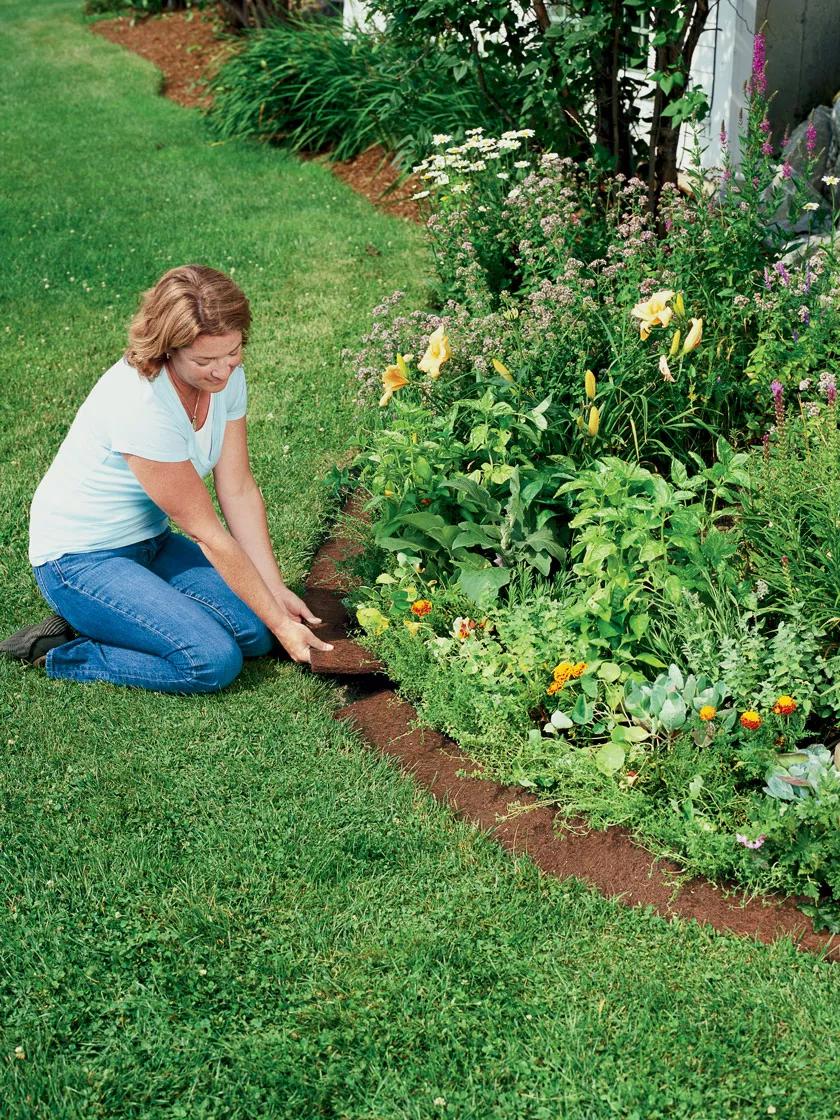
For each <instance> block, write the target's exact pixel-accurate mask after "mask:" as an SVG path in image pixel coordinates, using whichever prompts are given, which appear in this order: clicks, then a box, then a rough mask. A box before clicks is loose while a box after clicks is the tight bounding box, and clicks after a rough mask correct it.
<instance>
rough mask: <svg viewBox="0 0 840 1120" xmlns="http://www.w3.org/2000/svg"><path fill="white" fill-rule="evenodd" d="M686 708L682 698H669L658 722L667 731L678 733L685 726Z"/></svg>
mask: <svg viewBox="0 0 840 1120" xmlns="http://www.w3.org/2000/svg"><path fill="white" fill-rule="evenodd" d="M686 716H687V712H686V707H685V701H684V700H683V698H682V696H679V695H676V696H668V697H667V698H666V700H665V703H664V704H663V705H662V708H661V710H660V712H659V715H658V717H657V718H658V720H659V722H660V723H661V724H662V726H663V727H664V728H665V729H666V731H678V730H679V729H680V728H681V727H684V726H685V721H686Z"/></svg>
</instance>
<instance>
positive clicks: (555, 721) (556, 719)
mask: <svg viewBox="0 0 840 1120" xmlns="http://www.w3.org/2000/svg"><path fill="white" fill-rule="evenodd" d="M551 724H552V726H553V727H559V728H560V730H561V731H565V730H566V729H567V728H569V727H574V724H573V723H572V721H571V720H570V719H569V717H568V716H567V715H566V713H565V712H560V711H557V712H554V713H553V715H552V717H551Z"/></svg>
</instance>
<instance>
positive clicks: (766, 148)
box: [761, 140, 773, 156]
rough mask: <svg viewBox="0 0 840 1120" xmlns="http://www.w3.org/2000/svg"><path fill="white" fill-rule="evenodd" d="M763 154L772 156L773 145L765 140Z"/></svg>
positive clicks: (762, 146)
mask: <svg viewBox="0 0 840 1120" xmlns="http://www.w3.org/2000/svg"><path fill="white" fill-rule="evenodd" d="M761 154H762V155H763V156H772V154H773V145H772V144H771V143H770V141H769V140H765V141H764V143H763V144H762V145H761Z"/></svg>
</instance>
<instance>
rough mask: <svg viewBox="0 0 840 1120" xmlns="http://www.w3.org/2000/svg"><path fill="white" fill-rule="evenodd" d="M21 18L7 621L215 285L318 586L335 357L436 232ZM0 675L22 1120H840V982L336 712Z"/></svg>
mask: <svg viewBox="0 0 840 1120" xmlns="http://www.w3.org/2000/svg"><path fill="white" fill-rule="evenodd" d="M0 22H2V27H0V73H2V75H3V77H2V91H1V96H2V106H0V110H2V111H0V139H1V142H2V148H0V150H2V161H0V176H2V180H3V197H4V210H3V217H2V222H0V237H2V239H3V278H2V283H0V338H2V343H3V345H2V348H0V363H2V386H3V394H2V397H0V410H2V413H1V414H0V534H2V537H1V538H0V539H1V540H2V549H0V579H2V583H1V584H0V586H2V597H0V626H1V627H2V629H3V630H4V631H8V630H11V629H13V628H16V627H18V626H20V625H22V624H24V623H25V622H26V621H27V620H29V619H32V618H33V617H36V616H37V615H38V613H39V612H40V611H41V610H42V607H41V606H40V605H39V602H38V599H37V595H36V592H35V590H34V585H33V582H32V579H31V575H30V572H29V569H28V566H27V563H26V511H27V504H28V501H29V498H30V497H31V494H32V491H33V490H34V488H35V486H36V484H37V482H38V480H39V478H40V476H41V474H42V472H43V471H44V469H45V468H46V466H47V464H48V462H49V460H50V458H51V456H52V455H53V453H54V451H55V449H56V447H57V444H58V442H59V441H60V439H61V437H62V434H63V432H64V431H65V429H66V426H67V424H68V422H69V421H70V419H71V418H72V416H73V414H74V411H75V409H76V407H77V406H78V404H79V403H80V401H81V399H82V397H83V396H84V394H85V392H86V391H87V388H88V387H89V386H90V385H91V384H92V383H93V381H94V380H95V379H96V378H97V377H98V376H99V374H100V373H101V372H102V371H103V370H104V369H105V368H106V367H107V366H108V365H110V364H111V363H112V362H113V361H114V360H115V358H116V357H117V356H118V354H119V353H120V350H121V347H122V346H123V338H124V331H125V325H126V320H127V317H128V316H129V314H130V312H131V311H132V309H133V306H134V303H135V300H136V298H137V294H138V292H139V291H141V290H142V289H143V288H144V287H146V286H148V285H149V284H150V283H151V282H152V281H153V280H154V279H155V278H156V277H157V275H158V274H159V273H160V272H162V271H163V270H164V269H165V268H166V267H167V266H169V265H170V264H174V263H176V262H184V261H188V260H201V261H204V262H206V263H209V264H212V265H215V266H217V267H221V268H227V269H230V270H232V269H235V273H234V275H235V276H236V278H237V279H238V280H239V281H240V282H241V283H242V285H243V287H244V288H245V290H246V291H247V292H248V293H249V295H250V296H251V298H252V302H253V307H254V311H255V318H256V328H255V331H254V336H253V343H252V345H251V347H250V350H249V354H248V361H247V367H248V372H249V380H250V385H251V407H250V418H251V430H252V444H253V456H254V461H255V469H256V473H257V475H258V479H259V481H260V483H261V485H262V487H263V490H264V493H265V495H266V498H267V501H268V505H269V507H270V514H271V522H272V531H273V533H274V537H275V541H276V545H277V548H278V551H279V554H280V556H281V558H282V561H283V564H284V567H285V569H286V571H287V573H288V574H289V577H290V578H291V579H293V580H297V579H299V578H300V577H301V575H302V574H303V573H304V572H305V570H306V566H307V564H308V560H309V557H310V555H311V552H312V549H313V547H314V544H315V542H316V540H317V537H318V534H319V532H320V530H321V528H322V525H323V522H324V518H325V516H326V494H325V490H324V487H323V485H322V483H321V481H320V479H321V478H322V477H323V474H324V472H325V470H326V468H327V467H328V465H329V463H330V462H331V461H332V459H333V456H334V455H335V454H336V453H337V452H338V451H339V450H340V449H341V447H342V446H343V443H344V441H345V440H346V438H347V436H348V435H349V433H350V431H351V426H352V408H351V405H350V399H351V397H352V389H351V388H350V387H349V382H348V374H347V371H346V369H345V368H342V364H341V361H340V352H341V350H342V348H343V347H345V346H352V345H353V344H354V343H355V342H356V341H357V340H358V338H359V336H360V334H361V332H362V331H363V329H364V327H365V323H366V316H367V312H368V309H369V308H370V307H371V306H372V305H373V303H375V302H376V301H377V300H378V298H379V297H380V296H381V295H383V294H385V293H386V292H388V291H390V290H391V289H393V288H394V287H397V286H400V287H407V288H408V289H409V290H410V291H412V292H413V293H414V298H415V299H417V298H420V294H421V291H422V279H423V271H424V268H425V261H424V256H423V251H422V247H421V240H420V236H419V233H418V232H417V231H416V230H415V229H413V228H410V227H407V226H406V225H404V224H401V223H399V222H396V221H393V220H390V219H386V218H385V217H382V216H381V215H378V214H376V213H374V212H373V211H372V209H371V208H370V207H369V206H368V205H367V203H365V202H364V201H363V200H361V199H359V198H357V197H355V196H354V195H352V194H350V193H349V192H348V191H347V190H346V189H345V188H344V187H343V186H341V185H340V184H339V183H337V181H336V180H334V179H333V178H332V177H331V176H330V174H329V173H328V172H327V171H326V170H325V169H324V168H322V167H320V166H316V165H314V164H299V163H297V162H295V161H294V160H290V159H287V158H285V157H284V156H283V155H282V154H281V153H279V152H276V151H269V150H265V149H260V148H256V147H248V146H244V145H238V144H227V145H215V144H213V143H211V142H210V141H209V138H208V136H207V134H206V133H205V131H204V130H203V127H202V124H201V121H200V118H199V117H198V116H197V115H196V114H194V113H191V112H187V111H185V110H183V109H180V108H178V107H177V106H175V105H173V104H171V103H169V102H167V101H164V100H163V99H161V98H159V97H157V96H156V88H157V78H156V74H155V71H154V70H153V69H152V67H150V66H149V65H147V64H146V63H144V62H142V61H140V60H139V59H136V58H134V57H132V56H129V55H127V54H124V53H122V52H121V51H120V50H118V49H117V48H116V47H113V46H111V45H110V44H108V43H106V42H104V41H102V40H100V39H98V38H95V37H93V36H92V35H90V34H89V32H88V31H87V30H86V29H85V27H84V26H83V23H82V20H81V18H80V16H79V14H78V10H77V4H76V3H75V2H68V0H52V2H50V0H38V2H37V3H33V2H32V0H29V2H27V3H24V2H22V0H15V2H11V0H4V4H3V6H2V8H0ZM369 245H373V246H375V247H376V248H377V249H378V250H379V251H380V253H381V255H379V256H376V255H374V254H372V253H371V252H370V251H369V250H368V248H367V247H368V246H369ZM0 681H1V682H2V690H0V697H2V698H1V699H0V716H2V727H3V739H4V741H5V746H4V750H5V759H4V765H3V767H2V771H0V889H2V903H3V905H2V907H0V1116H2V1118H3V1120H30V1118H35V1117H37V1118H45V1120H54V1118H71V1117H72V1118H88V1117H119V1118H125V1117H143V1118H152V1117H154V1118H157V1117H160V1118H169V1117H219V1118H220V1120H231V1118H240V1117H241V1118H244V1117H248V1118H251V1117H253V1118H262V1117H269V1118H274V1117H288V1118H290V1120H291V1118H294V1120H309V1118H310V1117H336V1118H339V1117H347V1118H350V1117H352V1118H357V1120H362V1118H364V1120H380V1118H381V1120H385V1118H388V1120H390V1118H418V1120H420V1118H425V1117H438V1116H440V1117H445V1116H448V1117H460V1118H476V1120H492V1118H497V1117H498V1118H505V1120H523V1118H533V1120H537V1118H545V1120H558V1118H562V1120H578V1118H580V1120H590V1118H593V1120H594V1118H602V1117H603V1118H607V1117H622V1118H626V1120H630V1118H632V1117H635V1118H637V1120H656V1118H658V1117H661V1118H663V1120H665V1118H667V1120H674V1118H680V1117H697V1118H703V1120H713V1118H718V1117H720V1118H726V1120H730V1118H758V1117H765V1116H772V1115H775V1116H776V1117H778V1118H780V1120H781V1118H789V1120H804V1118H806V1117H807V1118H809V1120H831V1118H833V1117H836V1116H837V1109H836V1107H835V1101H836V1088H837V1084H838V1075H839V1074H840V1063H838V1054H837V1048H836V1045H834V1042H835V1040H836V1028H837V1008H838V1005H840V971H838V969H837V968H836V967H832V966H830V965H827V964H824V963H821V962H819V961H818V960H816V959H815V958H813V957H811V956H807V955H798V954H797V953H796V952H795V951H794V950H793V948H792V947H791V946H790V945H788V944H777V945H775V946H773V947H765V946H761V945H756V944H753V943H750V942H747V941H739V940H735V939H730V938H724V937H719V936H716V935H714V934H712V933H711V932H709V931H707V930H705V929H702V928H700V927H698V926H696V925H693V924H679V923H671V924H668V923H665V922H663V921H662V920H660V919H659V918H657V917H656V916H654V915H652V914H651V913H648V912H643V911H633V912H631V911H627V910H625V909H623V908H621V907H620V906H617V905H615V904H613V903H610V902H606V901H604V900H603V899H601V898H600V896H598V895H596V894H594V893H593V892H591V891H589V890H588V889H586V888H584V887H582V886H580V885H578V884H574V883H571V882H566V883H559V882H555V881H552V880H549V879H546V878H543V877H541V876H540V875H539V874H538V873H537V872H536V871H535V870H534V868H533V867H532V866H530V865H529V864H528V862H527V861H524V860H520V861H513V860H511V859H509V858H508V857H507V856H505V855H504V854H502V853H501V852H500V851H499V850H498V849H497V848H496V847H495V845H494V844H493V843H491V842H490V841H488V840H487V839H486V838H485V837H484V836H482V835H481V834H479V833H477V832H475V831H473V830H472V829H470V828H468V827H466V826H464V825H462V824H459V823H458V822H456V821H455V820H454V819H453V818H452V817H451V816H450V814H449V813H448V812H447V810H446V809H445V808H442V807H440V806H438V805H436V804H435V803H434V802H432V801H431V800H430V799H429V798H428V797H427V796H426V795H425V794H423V793H420V792H418V791H417V790H416V789H415V788H414V786H413V785H412V783H411V782H409V781H406V780H404V779H402V778H401V777H399V776H398V774H397V773H396V771H395V770H394V769H392V767H391V766H390V765H389V764H388V763H386V762H384V761H381V760H380V759H378V758H377V757H375V756H374V755H372V754H371V753H369V752H368V751H367V750H366V749H365V748H364V747H363V746H362V745H361V744H360V743H359V741H358V740H357V739H356V738H354V736H352V735H351V734H349V733H348V732H347V731H346V730H344V729H343V728H342V727H341V726H338V725H336V724H335V723H334V722H333V720H332V717H331V711H332V710H333V708H334V707H335V705H336V704H337V703H338V702H339V700H340V693H339V692H338V690H336V689H334V688H333V687H332V686H330V685H327V684H325V683H323V682H320V681H318V680H316V679H313V678H312V677H311V676H308V675H307V674H306V673H304V672H302V671H300V670H298V669H296V668H294V667H292V666H289V665H277V664H276V663H264V664H259V665H254V666H249V667H248V669H247V670H246V671H245V672H244V673H243V675H242V677H241V678H240V680H239V681H238V682H237V684H236V685H235V686H234V687H232V688H231V689H229V690H228V691H227V692H225V693H224V694H222V695H219V696H215V697H209V698H207V697H203V698H191V699H183V698H175V697H159V696H153V695H147V694H143V693H140V692H130V691H123V690H118V689H114V688H110V687H108V686H103V685H91V686H86V687H81V686H71V685H64V684H61V683H58V682H50V681H47V680H46V679H45V678H44V677H43V676H42V675H39V674H38V673H37V672H35V671H25V670H22V669H21V668H19V667H18V666H17V665H12V664H8V663H4V664H2V665H0ZM18 1048H19V1049H18Z"/></svg>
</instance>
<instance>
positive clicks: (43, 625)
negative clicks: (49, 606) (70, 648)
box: [0, 614, 76, 665]
mask: <svg viewBox="0 0 840 1120" xmlns="http://www.w3.org/2000/svg"><path fill="white" fill-rule="evenodd" d="M75 637H76V631H75V630H74V629H73V628H72V627H71V626H70V624H69V622H66V621H65V620H64V619H63V618H62V617H61V615H59V614H51V615H50V616H49V618H45V619H44V620H43V622H36V623H35V624H34V625H33V626H27V627H25V629H23V630H18V632H17V633H16V634H12V635H11V637H9V638H6V639H5V641H2V642H0V654H2V655H3V656H5V657H11V658H14V660H15V661H25V662H26V664H27V665H36V664H43V662H44V659H45V658H46V656H47V654H48V653H49V651H50V650H51V649H55V648H56V646H63V645H64V644H65V643H66V642H72V641H73V639H74V638H75Z"/></svg>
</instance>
